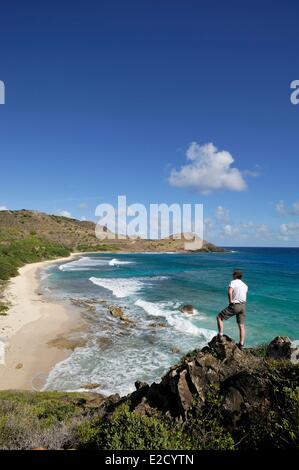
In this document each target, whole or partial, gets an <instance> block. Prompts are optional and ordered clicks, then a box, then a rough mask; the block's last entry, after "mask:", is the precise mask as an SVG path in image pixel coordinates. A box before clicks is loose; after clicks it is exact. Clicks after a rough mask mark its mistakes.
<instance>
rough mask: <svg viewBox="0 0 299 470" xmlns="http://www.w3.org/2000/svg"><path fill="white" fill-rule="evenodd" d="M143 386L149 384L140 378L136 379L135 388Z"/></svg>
mask: <svg viewBox="0 0 299 470" xmlns="http://www.w3.org/2000/svg"><path fill="white" fill-rule="evenodd" d="M145 387H147V388H148V387H149V385H148V384H147V383H146V382H141V381H140V380H136V382H135V388H136V390H140V389H142V388H143V389H144V388H145Z"/></svg>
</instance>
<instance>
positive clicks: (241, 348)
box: [237, 343, 244, 351]
mask: <svg viewBox="0 0 299 470" xmlns="http://www.w3.org/2000/svg"><path fill="white" fill-rule="evenodd" d="M237 346H238V348H239V349H240V350H241V351H243V349H244V345H243V344H241V343H238V344H237Z"/></svg>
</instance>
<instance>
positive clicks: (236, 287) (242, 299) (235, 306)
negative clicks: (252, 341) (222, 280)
mask: <svg viewBox="0 0 299 470" xmlns="http://www.w3.org/2000/svg"><path fill="white" fill-rule="evenodd" d="M242 276H243V273H242V271H240V269H235V271H234V272H233V280H232V281H231V283H230V284H229V286H228V292H227V294H228V302H229V305H228V307H226V308H225V309H224V310H222V311H221V312H220V313H218V315H217V317H216V318H217V325H218V337H219V339H220V340H222V337H223V320H228V319H229V318H230V317H234V316H236V320H237V323H238V326H239V332H240V342H239V344H238V346H239V348H240V349H243V347H244V341H245V316H246V300H247V291H248V286H247V285H246V284H245V282H243V281H242Z"/></svg>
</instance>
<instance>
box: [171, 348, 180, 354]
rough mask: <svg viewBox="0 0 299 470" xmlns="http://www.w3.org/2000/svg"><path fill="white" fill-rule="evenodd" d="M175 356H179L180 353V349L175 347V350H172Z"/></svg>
mask: <svg viewBox="0 0 299 470" xmlns="http://www.w3.org/2000/svg"><path fill="white" fill-rule="evenodd" d="M170 351H171V352H172V353H173V354H177V353H179V352H180V350H179V348H177V347H176V346H174V347H173V348H171V350H170Z"/></svg>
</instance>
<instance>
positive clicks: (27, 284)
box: [0, 253, 84, 390]
mask: <svg viewBox="0 0 299 470" xmlns="http://www.w3.org/2000/svg"><path fill="white" fill-rule="evenodd" d="M80 255H81V253H80ZM76 256H78V254H77V253H74V254H72V255H71V256H69V257H67V258H61V259H55V260H51V261H43V262H38V263H32V264H27V265H26V266H23V267H22V268H20V269H19V273H20V274H19V275H18V276H17V277H15V278H13V279H11V281H10V282H9V285H8V287H7V290H6V292H5V296H6V298H7V300H8V301H9V302H10V305H11V307H10V309H9V311H8V312H7V315H5V316H0V346H1V349H0V389H1V390H6V389H26V390H36V389H40V388H42V386H43V384H44V382H45V379H46V377H47V375H48V373H49V371H50V370H51V369H52V367H53V366H54V365H55V364H56V363H57V362H59V361H61V360H63V359H64V358H65V357H67V356H68V355H69V354H70V352H71V351H70V349H66V348H64V347H63V345H61V344H59V345H58V346H56V345H55V346H54V345H53V344H51V341H53V340H55V338H57V337H58V336H59V337H62V336H64V335H66V336H67V335H68V333H70V332H71V331H74V330H78V329H79V328H80V327H82V328H83V327H84V326H83V320H82V319H81V317H80V313H79V311H76V309H74V308H70V306H69V305H68V304H67V303H66V302H65V303H63V302H51V301H49V300H48V299H45V297H44V296H43V295H42V294H41V292H39V277H38V274H39V271H40V269H41V268H44V267H45V266H47V265H49V264H53V263H57V262H63V261H69V260H71V259H73V258H74V257H76ZM49 343H50V344H49ZM60 343H61V342H60ZM54 344H55V342H54Z"/></svg>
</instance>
